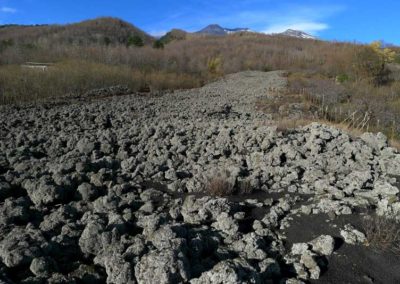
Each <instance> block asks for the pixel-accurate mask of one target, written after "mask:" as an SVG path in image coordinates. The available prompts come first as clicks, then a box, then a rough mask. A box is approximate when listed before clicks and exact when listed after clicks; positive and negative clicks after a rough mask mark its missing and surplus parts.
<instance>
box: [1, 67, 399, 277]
mask: <svg viewBox="0 0 400 284" xmlns="http://www.w3.org/2000/svg"><path fill="white" fill-rule="evenodd" d="M286 85H287V81H286V78H285V76H284V72H281V71H276V72H268V73H264V72H250V71H249V72H242V73H237V74H233V75H229V76H227V77H225V78H224V79H222V80H219V81H217V82H214V83H211V84H208V85H206V86H204V87H202V88H199V89H193V90H186V91H179V92H174V93H171V94H165V95H163V96H148V97H142V96H133V95H131V96H119V97H115V98H102V99H99V100H89V101H71V102H70V103H67V104H62V105H58V104H51V103H50V104H41V105H36V106H23V107H18V106H7V107H2V108H1V112H0V283H3V282H5V283H305V282H307V281H309V280H311V281H318V280H317V279H319V278H321V277H323V275H324V273H325V272H326V271H329V267H330V260H331V257H335V253H336V250H337V249H338V247H339V246H338V243H343V242H345V243H346V245H352V246H362V245H363V242H364V241H365V236H364V234H363V233H362V232H361V231H359V230H360V228H355V227H354V226H352V225H351V224H345V225H343V226H342V227H341V228H339V229H340V230H341V231H340V234H339V235H338V236H331V235H329V234H326V233H321V234H319V235H318V236H314V237H313V238H309V239H307V240H302V241H299V242H295V241H292V244H290V242H291V241H290V240H288V239H287V235H286V233H285V232H286V230H287V228H290V226H291V224H292V222H293V220H294V218H297V217H299V216H300V217H301V216H308V217H309V216H322V215H323V216H325V215H326V216H330V218H333V219H334V218H340V217H341V216H352V214H357V212H360V211H362V210H364V211H368V210H373V211H376V214H378V215H383V216H387V217H389V218H394V219H400V214H399V213H400V200H399V190H398V180H397V177H398V176H400V154H398V152H397V151H396V150H395V149H393V148H390V147H389V146H388V141H387V139H386V137H385V136H384V135H382V134H377V135H374V134H371V133H366V134H364V135H362V136H361V137H360V138H352V137H350V136H349V135H348V134H346V133H344V132H342V131H340V130H338V129H335V128H332V127H328V126H325V125H321V124H318V123H313V124H310V125H308V126H306V127H303V128H301V129H297V130H293V131H290V132H287V133H282V132H278V131H277V128H276V127H275V126H273V125H274V122H273V121H271V116H270V115H268V114H265V113H261V112H256V111H255V107H254V105H255V102H256V100H257V99H258V98H262V97H265V98H268V96H269V92H270V90H271V89H273V90H274V91H279V90H284V89H285V88H286ZM216 175H225V177H226V179H227V180H228V181H229V183H230V184H231V185H232V186H233V188H234V191H235V193H234V194H233V196H229V197H213V196H208V195H207V194H206V193H205V189H206V188H207V184H208V182H209V180H210V179H211V178H212V177H214V176H216ZM242 184H247V185H248V187H250V188H251V189H252V192H253V193H245V194H239V193H238V192H240V187H241V185H242ZM375 209H376V210H375ZM316 218H317V217H316ZM303 229H304V230H307V228H303ZM337 238H341V239H340V240H341V241H340V240H339V239H337Z"/></svg>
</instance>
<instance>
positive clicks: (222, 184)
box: [206, 176, 234, 197]
mask: <svg viewBox="0 0 400 284" xmlns="http://www.w3.org/2000/svg"><path fill="white" fill-rule="evenodd" d="M206 191H207V193H208V194H209V195H211V196H221V197H222V196H229V195H232V194H233V192H234V184H232V183H231V182H230V181H229V180H228V178H227V177H224V176H215V177H213V178H211V179H210V180H209V182H208V184H207V186H206Z"/></svg>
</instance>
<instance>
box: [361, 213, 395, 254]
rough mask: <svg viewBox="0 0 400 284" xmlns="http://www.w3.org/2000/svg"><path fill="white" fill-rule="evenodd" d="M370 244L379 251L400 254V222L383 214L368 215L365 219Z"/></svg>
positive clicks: (364, 224) (364, 223) (365, 230)
mask: <svg viewBox="0 0 400 284" xmlns="http://www.w3.org/2000/svg"><path fill="white" fill-rule="evenodd" d="M363 230H364V232H365V235H366V237H367V242H368V245H369V246H371V247H372V248H373V249H376V250H379V251H391V252H393V253H396V254H400V224H399V223H397V222H396V221H395V220H394V219H388V218H386V217H382V216H375V217H368V218H365V219H364V221H363Z"/></svg>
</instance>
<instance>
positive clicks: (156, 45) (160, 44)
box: [153, 40, 164, 49]
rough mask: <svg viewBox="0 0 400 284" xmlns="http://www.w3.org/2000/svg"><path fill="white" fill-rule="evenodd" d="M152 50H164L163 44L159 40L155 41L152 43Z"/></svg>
mask: <svg viewBox="0 0 400 284" xmlns="http://www.w3.org/2000/svg"><path fill="white" fill-rule="evenodd" d="M153 48H156V49H163V48H164V43H163V42H162V41H161V40H156V41H155V42H154V43H153Z"/></svg>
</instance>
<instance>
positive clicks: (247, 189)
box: [239, 180, 253, 194]
mask: <svg viewBox="0 0 400 284" xmlns="http://www.w3.org/2000/svg"><path fill="white" fill-rule="evenodd" d="M252 192H253V186H252V185H251V183H250V181H249V180H241V181H240V182H239V193H240V194H251V193H252Z"/></svg>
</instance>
